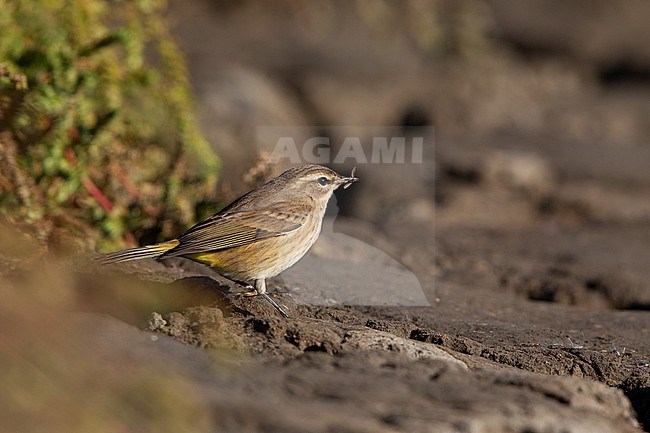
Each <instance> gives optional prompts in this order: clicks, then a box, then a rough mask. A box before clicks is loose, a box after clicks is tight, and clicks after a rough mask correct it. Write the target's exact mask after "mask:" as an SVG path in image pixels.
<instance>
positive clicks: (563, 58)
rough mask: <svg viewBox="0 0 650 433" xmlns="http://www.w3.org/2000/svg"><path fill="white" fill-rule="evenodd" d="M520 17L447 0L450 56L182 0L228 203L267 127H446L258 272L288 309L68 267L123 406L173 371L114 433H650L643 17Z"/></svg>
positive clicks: (79, 319)
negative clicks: (276, 265) (293, 261)
mask: <svg viewBox="0 0 650 433" xmlns="http://www.w3.org/2000/svg"><path fill="white" fill-rule="evenodd" d="M509 3H511V2H502V1H496V0H495V1H486V2H482V1H462V2H444V1H443V2H433V3H432V4H434V5H435V6H436V8H435V10H437V11H438V13H439V14H440V16H438V18H440V19H442V21H444V22H445V23H448V27H449V28H447V27H445V26H443V27H444V28H443V30H441V31H442V32H443V36H444V37H443V39H444V40H446V41H449V40H451V41H452V42H449V44H448V45H446V44H442V45H443V46H442V48H441V47H439V46H437V45H435V44H434V45H433V47H434V48H430V47H431V46H432V45H430V44H429V42H427V41H421V40H419V39H417V38H415V37H413V35H412V34H410V33H409V31H410V30H409V29H411V27H409V26H406V27H404V26H402V27H399V28H400V29H406V30H401V31H400V32H397V33H398V34H397V36H395V39H382V38H381V37H380V36H381V35H379V34H377V33H373V31H374V30H372V29H375V30H376V29H377V28H380V30H381V29H383V30H381V32H384V31H386V29H385V28H384V27H382V22H380V21H381V20H379V18H377V17H378V16H384V15H381V14H382V13H385V14H387V15H386V16H388V17H393V16H401V15H400V14H398V13H395V12H394V11H393V12H390V10H388V12H387V10H384V9H382V10H379V11H375V10H370V11H366V10H361V12H359V13H360V15H361V16H362V17H365V18H364V19H367V20H369V21H363V22H362V23H361V24H360V23H359V22H358V21H355V19H352V18H349V19H342V18H340V19H330V18H332V16H339V15H336V14H334V15H331V14H330V12H331V11H330V10H329V9H328V8H324V9H323V10H321V9H318V8H316V7H315V6H312V7H304V8H298V7H294V6H295V5H293V6H292V5H291V4H288V5H284V6H282V7H280V6H278V5H276V6H278V7H280V9H282V8H284V9H282V13H276V12H270V9H267V7H264V6H260V5H257V6H256V5H254V4H251V3H246V6H241V7H236V6H234V5H233V4H231V3H230V2H223V3H221V2H215V3H214V4H210V3H208V2H204V1H200V0H194V1H191V2H180V1H172V2H171V11H170V16H171V17H172V18H173V19H174V20H175V22H176V27H175V28H176V30H175V31H176V33H177V37H178V38H179V43H180V45H181V47H182V48H183V50H184V51H185V53H186V55H187V57H188V61H189V67H190V72H191V75H192V77H193V80H194V85H195V89H196V93H197V99H198V102H199V110H200V112H201V115H202V117H203V119H204V129H205V131H206V133H207V134H208V137H209V139H210V141H211V142H212V143H213V144H214V146H215V149H216V150H217V151H218V152H219V154H220V156H221V157H222V159H223V167H224V168H223V177H222V182H223V184H222V188H223V190H224V192H225V193H229V194H231V195H232V196H233V197H235V196H236V195H237V194H239V193H241V192H243V191H245V190H246V188H247V185H246V182H245V180H244V178H243V177H242V175H241V174H242V173H243V172H245V171H246V170H248V169H249V168H250V167H251V166H253V165H254V164H255V161H256V159H257V158H258V156H259V151H260V150H264V146H261V147H260V143H256V142H255V141H254V140H252V139H251V138H250V134H251V128H252V129H254V127H255V126H256V125H278V124H280V125H332V126H340V125H395V127H396V128H401V127H415V128H421V131H422V133H423V134H429V133H431V131H432V130H431V129H430V128H431V127H435V137H434V138H435V140H433V141H432V142H435V146H431V147H430V148H427V149H425V152H424V159H423V161H422V164H404V165H397V164H392V165H381V164H378V165H373V164H365V165H363V164H362V165H359V167H358V172H357V174H358V176H359V178H360V182H359V183H357V184H355V185H353V186H352V187H351V188H349V189H348V190H346V191H345V192H344V193H342V194H338V193H337V201H336V205H337V207H338V212H334V213H333V214H332V215H331V216H332V217H334V219H333V220H328V223H327V224H325V228H324V232H323V234H322V235H321V239H320V240H319V241H318V243H317V244H316V245H315V246H314V247H313V248H312V250H311V251H310V252H309V253H308V255H307V256H306V257H305V258H304V259H303V260H302V261H301V262H299V263H298V264H297V265H296V266H295V267H294V268H292V269H290V270H287V271H286V272H285V273H283V274H281V275H280V276H278V277H276V278H274V279H273V280H272V281H270V282H269V290H270V291H271V292H274V296H276V300H277V301H278V302H279V303H280V304H281V305H283V306H284V307H285V308H286V310H287V311H288V313H289V315H290V316H291V317H290V318H289V319H284V318H282V317H280V316H279V315H278V314H277V312H276V311H275V310H274V309H273V308H272V307H271V306H270V305H268V304H267V303H265V302H264V301H263V300H260V299H257V298H246V297H241V296H239V295H238V292H240V291H241V290H242V288H241V287H239V286H237V285H236V284H234V283H232V282H230V281H228V280H226V279H224V278H222V277H220V276H219V275H216V274H215V273H214V272H212V271H211V270H209V269H207V268H204V267H202V266H200V265H197V264H194V263H192V262H189V261H186V260H183V259H178V260H169V261H166V262H164V263H159V262H154V261H142V262H132V263H129V264H124V265H119V266H118V265H115V266H113V267H111V268H105V269H95V268H93V267H84V266H81V267H79V266H75V268H76V269H77V270H76V271H75V273H74V275H75V277H74V286H75V291H74V295H70V298H71V300H70V302H69V304H67V306H66V308H67V309H68V310H69V311H71V312H70V313H69V314H67V315H66V317H65V318H64V319H63V320H62V321H63V323H64V325H61V326H63V328H62V329H69V328H68V327H72V328H73V329H75V332H74V334H75V335H77V337H78V338H75V339H73V340H74V341H75V343H74V345H73V346H74V350H72V349H71V350H72V351H71V352H70V353H81V354H82V357H88V358H89V359H93V360H95V359H96V361H95V363H96V366H94V367H93V369H92V370H91V373H89V375H90V376H92V377H97V374H95V373H94V372H95V370H94V369H95V368H97V369H99V370H98V371H99V372H100V373H101V374H102V375H104V374H106V377H107V378H114V377H119V378H120V379H119V380H122V379H123V380H126V381H127V382H126V384H125V385H121V384H122V382H120V381H119V380H118V379H116V380H118V382H117V383H118V385H107V388H108V390H109V391H110V392H114V393H115V394H117V395H131V394H130V393H129V392H127V391H128V390H131V388H130V386H131V383H132V382H131V380H133V381H135V383H138V384H140V383H141V382H140V380H141V379H140V377H141V376H140V375H139V374H140V370H139V369H140V368H146V369H147V370H148V371H149V372H151V374H152V375H154V376H155V377H156V378H164V380H165V382H164V383H158V382H152V383H153V384H154V385H152V386H149V387H148V388H147V389H149V391H148V392H146V393H144V394H142V395H141V394H138V393H136V395H137V396H138V397H137V399H127V400H128V401H131V402H134V403H133V404H134V405H135V406H136V407H141V408H143V412H142V413H144V414H145V415H143V416H142V417H140V416H138V415H134V414H132V417H133V418H127V419H131V421H132V422H131V423H128V422H125V423H122V424H120V427H122V428H124V431H162V430H159V429H158V430H156V429H155V423H154V424H152V421H151V420H152V419H153V420H157V422H158V421H159V422H164V423H165V424H164V425H167V426H176V429H175V430H174V431H215V432H216V431H223V432H337V433H338V432H369V433H370V432H373V433H374V432H473V433H476V432H481V433H482V432H519V433H524V432H526V433H533V432H536V433H542V432H640V431H644V429H645V431H650V313H649V311H648V310H650V170H648V167H650V146H649V144H650V143H648V137H650V124H649V123H648V122H647V120H648V119H650V97H649V96H650V72H649V71H650V55H649V54H648V52H647V47H648V45H647V43H642V42H641V41H647V40H648V37H650V34H648V29H647V26H646V25H640V24H639V22H643V23H647V20H644V19H642V18H641V17H642V16H644V14H646V13H648V8H647V3H645V2H638V1H633V0H630V1H626V2H623V3H621V4H620V5H619V6H616V7H612V6H610V5H611V3H609V2H603V1H598V2H593V4H592V7H591V8H590V9H589V11H584V10H582V9H580V7H579V3H580V2H563V3H562V4H560V3H558V2H553V5H554V9H553V10H552V11H549V8H548V7H546V6H545V4H547V2H539V1H533V0H531V1H526V2H521V3H525V4H526V5H527V6H526V8H524V7H523V6H521V7H519V6H517V7H508V6H507V5H508V4H509ZM350 4H353V3H352V2H351V3H350ZM355 4H356V3H355ZM382 4H383V3H382ZM409 4H411V3H409ZM413 4H417V2H414V3H413ZM518 4H519V3H518ZM562 5H564V6H562ZM340 7H341V8H343V9H345V8H346V7H352V6H342V5H340ZM413 7H414V6H413ZM576 8H577V9H576ZM389 9H390V8H389ZM524 9H525V10H526V11H528V13H524ZM576 10H580V12H579V13H578V12H576ZM382 11H383V12H382ZM366 12H368V14H366ZM370 12H372V13H370ZM375 12H376V13H377V14H379V15H376V14H374V13H375ZM391 13H392V15H391ZM321 14H322V15H321ZM404 14H405V16H407V17H420V18H422V19H426V18H427V16H426V14H424V13H423V12H422V11H419V10H418V9H417V8H415V9H409V8H406V9H405V11H404ZM321 16H324V17H325V18H323V19H322V21H320V20H319V19H316V18H314V17H321ZM346 16H352V15H346ZM327 17H329V18H327ZM441 17H442V18H441ZM549 17H551V18H549ZM558 17H559V18H558ZM556 18H557V19H558V20H557V21H554V22H555V23H556V25H555V26H548V25H547V23H548V20H549V19H556ZM560 18H561V19H560ZM375 19H377V20H379V21H373V20H375ZM395 19H397V18H395ZM621 20H623V21H621ZM624 20H628V21H624ZM400 22H401V21H400ZM409 22H411V21H409ZM621 22H627V23H628V25H627V26H623V25H621ZM369 23H370V24H369ZM288 24H291V25H290V26H289V25H288ZM413 25H414V26H415V24H413ZM367 27H369V28H371V30H372V31H369V32H364V29H366V30H367ZM389 27H390V26H389ZM416 27H417V26H416ZM624 27H625V28H624ZM391 28H393V27H391ZM611 28H616V29H618V30H619V31H617V32H615V35H614V36H612V37H608V34H607V33H604V34H603V33H602V32H603V31H604V30H603V29H611ZM477 29H478V30H477ZM381 32H380V33H381ZM386 32H388V31H386ZM388 33H390V32H388ZM306 34H307V35H309V36H305V35H306ZM381 34H382V35H383V33H381ZM486 34H487V35H489V37H485V35H486ZM388 40H390V41H393V42H391V43H389V42H387V41H388ZM435 40H437V39H435V38H434V42H435ZM324 41H326V42H324ZM395 41H397V42H395ZM589 42H591V43H592V45H589ZM423 47H425V48H426V47H429V48H426V49H425V48H423ZM436 47H437V48H436ZM583 48H584V49H583ZM427 50H432V52H433V54H431V51H427ZM325 129H327V128H325ZM321 131H322V129H321ZM331 131H338V129H336V128H332V129H331V130H330V132H331ZM360 131H361V132H360V134H362V135H363V134H366V135H367V134H371V133H372V130H370V129H368V128H362V129H360ZM332 134H334V133H333V132H332ZM334 168H335V169H337V170H341V171H342V172H343V171H348V170H349V168H350V167H349V166H347V165H339V166H334ZM68 310H66V311H68ZM29 316H30V317H31V316H32V315H29ZM59 319H60V318H59ZM24 320H26V321H27V320H28V319H24ZM0 323H1V322H0ZM29 323H31V322H29ZM35 326H36V325H35ZM41 326H44V325H43V323H39V324H38V327H37V328H36V329H39V331H38V332H36V334H37V335H38V336H40V335H41V334H42V332H43V331H42V330H41V328H40V327H41ZM57 326H58V325H57ZM34 338H36V337H34ZM29 341H31V340H29ZM39 341H40V340H39ZM0 348H1V345H0ZM76 350H78V351H79V352H75V351H76ZM66 353H68V352H66ZM84 368H86V367H84ZM84 371H85V370H84ZM98 374H99V373H98ZM102 377H104V376H102ZM147 377H148V376H147ZM124 378H125V379H124ZM106 380H109V379H106ZM110 380H113V379H110ZM151 380H153V379H151ZM64 383H67V382H64ZM74 383H75V384H76V382H74ZM90 383H94V382H93V381H92V380H91V381H90ZM111 383H112V382H111ZM142 383H144V384H146V385H151V384H150V383H149V382H142ZM116 387H117V388H116ZM138 389H140V388H138ZM125 390H127V391H125ZM109 391H107V392H109ZM80 395H84V394H83V393H81V394H80ZM91 395H93V396H94V395H95V394H91ZM161 396H164V397H165V398H164V399H163V398H162V397H161ZM100 400H101V399H100ZM0 401H1V400H0ZM85 404H86V403H83V404H81V407H86V406H85ZM112 404H115V405H116V406H115V407H117V408H118V409H119V408H122V406H120V405H119V404H117V403H112ZM70 407H72V408H78V407H79V404H78V402H74V401H73V402H72V403H70ZM111 407H112V406H111ZM69 412H70V413H74V412H75V410H74V409H71V410H70V411H69ZM127 412H128V411H127ZM143 417H144V419H143ZM73 418H74V417H73ZM174 423H176V424H174ZM133 425H137V426H141V427H142V426H145V427H143V428H142V429H140V430H136V429H135V427H133ZM125 426H126V427H125ZM152 426H154V427H152ZM159 427H160V426H159ZM147 428H150V430H147ZM162 428H163V429H164V427H162ZM14 431H18V430H14ZM62 431H63V430H62Z"/></svg>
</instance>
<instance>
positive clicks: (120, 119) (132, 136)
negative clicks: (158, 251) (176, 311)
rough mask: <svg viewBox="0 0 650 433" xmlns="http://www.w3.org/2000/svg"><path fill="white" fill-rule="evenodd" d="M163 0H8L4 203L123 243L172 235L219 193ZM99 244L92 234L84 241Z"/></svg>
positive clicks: (2, 0)
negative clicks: (171, 34) (169, 29)
mask: <svg viewBox="0 0 650 433" xmlns="http://www.w3.org/2000/svg"><path fill="white" fill-rule="evenodd" d="M163 6H164V2H163V1H162V0H133V1H117V0H116V1H101V0H47V1H42V0H14V1H11V0H9V1H8V0H0V29H2V37H1V38H0V213H1V214H2V216H3V219H4V220H5V221H6V222H7V221H8V222H9V223H12V224H21V225H22V224H24V225H25V226H29V227H31V228H32V229H33V230H35V234H36V235H37V238H38V239H39V240H41V241H42V242H43V243H44V244H56V243H57V242H59V241H61V240H62V239H82V240H84V241H94V242H98V243H99V246H100V247H104V248H114V247H118V246H124V245H125V244H128V243H134V242H135V239H134V238H133V237H132V236H131V234H135V237H136V238H141V237H147V240H148V241H153V240H156V239H158V238H165V237H169V236H173V235H175V234H177V233H178V231H180V230H182V229H183V228H186V227H187V226H189V225H190V224H191V223H193V222H194V221H196V220H197V219H198V217H199V215H197V212H199V208H203V207H204V206H203V204H204V203H205V201H208V202H210V201H214V200H215V194H216V191H215V183H216V178H217V175H218V169H219V163H218V159H217V157H216V156H215V155H214V154H213V153H212V151H211V149H210V148H209V146H208V145H207V143H206V141H205V140H204V138H203V137H202V136H201V134H200V132H199V130H198V126H197V122H196V119H195V117H194V113H193V107H192V104H191V97H190V94H189V86H188V81H187V72H186V70H185V65H184V62H183V59H182V56H181V54H180V52H179V50H178V48H177V47H176V45H175V43H174V41H173V40H172V38H171V36H170V35H169V33H168V29H167V26H166V23H165V20H164V19H163ZM87 243H92V242H87Z"/></svg>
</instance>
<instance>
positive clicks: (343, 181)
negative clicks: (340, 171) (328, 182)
mask: <svg viewBox="0 0 650 433" xmlns="http://www.w3.org/2000/svg"><path fill="white" fill-rule="evenodd" d="M356 172H357V168H356V167H354V168H353V169H352V173H350V177H345V176H341V177H339V178H338V179H337V180H336V183H337V184H338V185H339V186H341V185H343V189H345V188H347V187H349V186H350V185H352V184H353V183H354V182H357V181H359V178H357V177H354V174H355V173H356Z"/></svg>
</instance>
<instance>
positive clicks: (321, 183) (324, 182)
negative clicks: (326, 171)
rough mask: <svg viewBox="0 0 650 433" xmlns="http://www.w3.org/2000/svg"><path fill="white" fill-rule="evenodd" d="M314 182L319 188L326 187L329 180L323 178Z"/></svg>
mask: <svg viewBox="0 0 650 433" xmlns="http://www.w3.org/2000/svg"><path fill="white" fill-rule="evenodd" d="M316 182H318V184H319V185H320V186H326V185H327V184H328V183H330V181H329V179H328V178H326V177H325V176H321V177H319V178H318V179H316Z"/></svg>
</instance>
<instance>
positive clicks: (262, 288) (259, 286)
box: [238, 279, 289, 318]
mask: <svg viewBox="0 0 650 433" xmlns="http://www.w3.org/2000/svg"><path fill="white" fill-rule="evenodd" d="M238 283H240V284H241V285H242V286H245V287H246V288H247V289H252V290H249V291H247V292H244V293H242V296H258V295H259V296H261V297H262V298H264V299H266V300H267V301H268V302H269V304H271V305H273V307H274V308H275V309H276V310H278V312H279V313H280V314H281V315H282V316H283V317H286V318H288V317H289V315H288V314H287V313H286V312H285V311H284V310H283V309H282V307H280V305H278V303H277V302H275V300H274V299H273V298H271V297H270V296H269V295H268V293H266V280H264V279H259V280H255V288H254V289H253V286H251V285H250V284H247V283H242V282H239V281H238Z"/></svg>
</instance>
